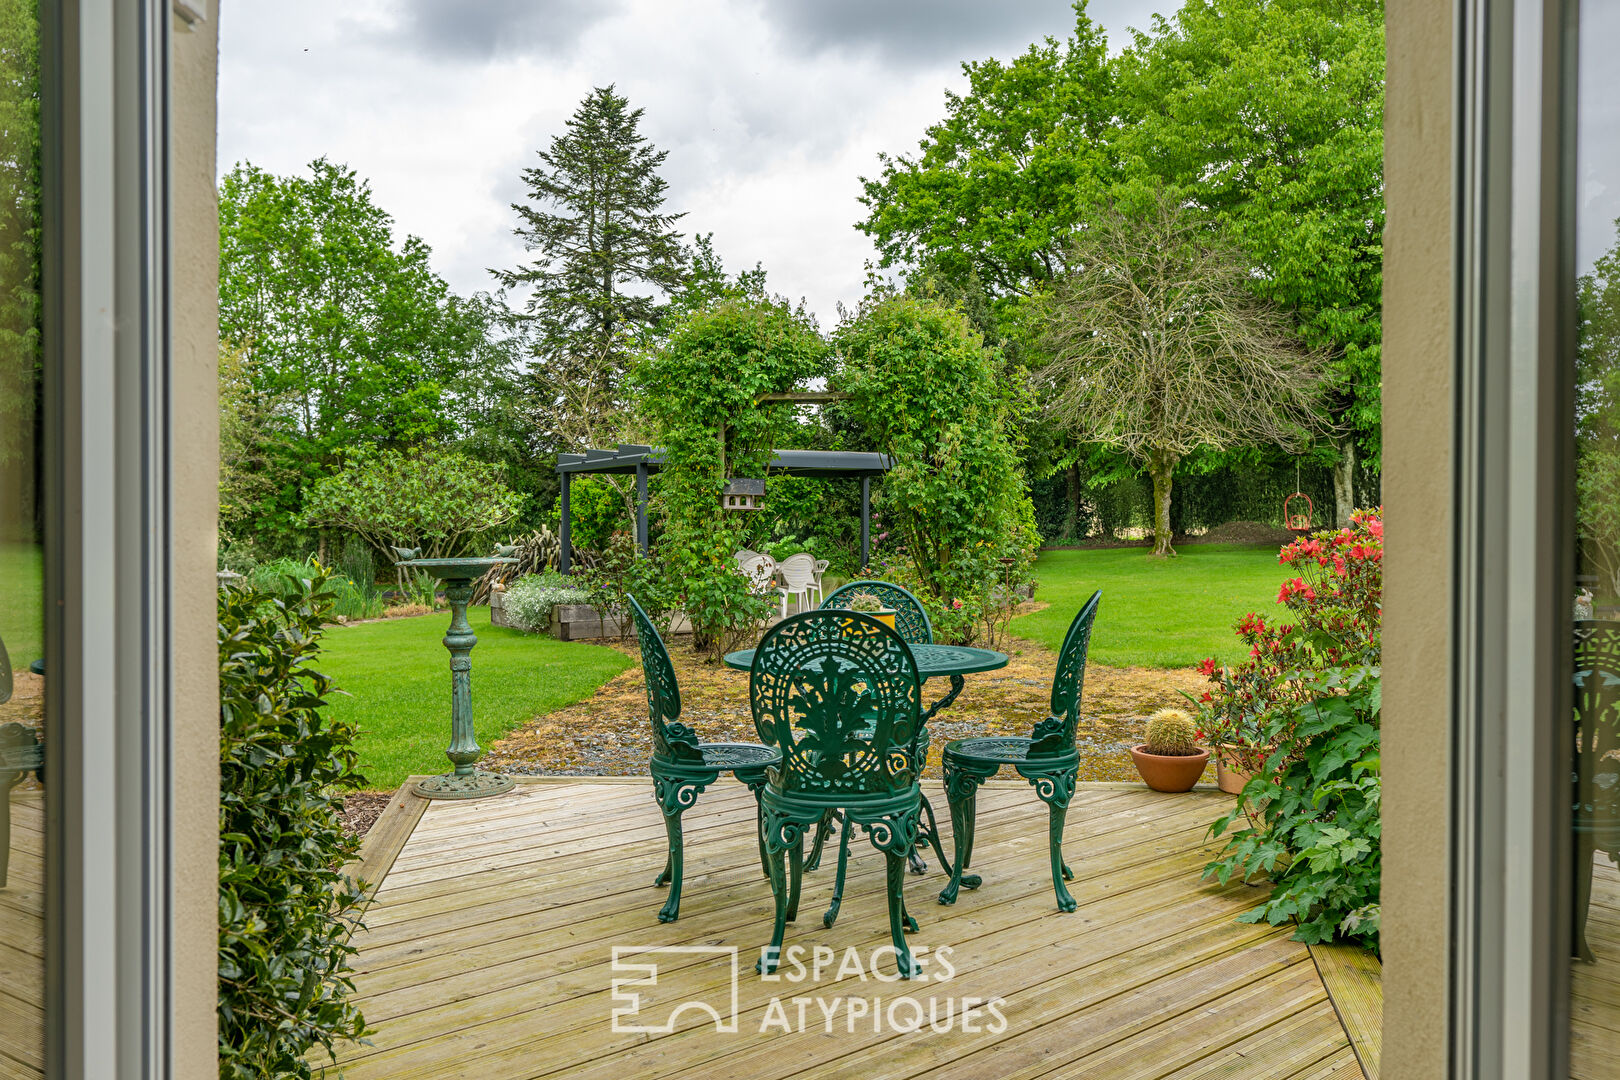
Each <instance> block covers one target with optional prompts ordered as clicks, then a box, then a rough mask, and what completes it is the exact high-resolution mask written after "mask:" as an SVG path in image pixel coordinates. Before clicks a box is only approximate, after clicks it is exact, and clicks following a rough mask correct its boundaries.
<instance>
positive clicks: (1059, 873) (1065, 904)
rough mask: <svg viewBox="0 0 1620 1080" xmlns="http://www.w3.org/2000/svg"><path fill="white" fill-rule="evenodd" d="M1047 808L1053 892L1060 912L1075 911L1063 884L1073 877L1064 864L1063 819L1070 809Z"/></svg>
mask: <svg viewBox="0 0 1620 1080" xmlns="http://www.w3.org/2000/svg"><path fill="white" fill-rule="evenodd" d="M1047 808H1048V810H1049V811H1050V816H1051V826H1050V829H1049V835H1048V839H1047V846H1048V847H1049V848H1050V849H1051V854H1052V891H1053V892H1055V893H1056V894H1057V906H1058V910H1059V911H1073V910H1074V909H1075V906H1076V905H1075V902H1074V897H1072V896H1070V895H1069V890H1068V888H1067V887H1066V886H1065V885H1064V884H1063V882H1064V879H1065V878H1069V877H1072V876H1073V874H1072V873H1070V871H1069V868H1068V867H1067V866H1065V865H1064V864H1063V819H1064V817H1066V816H1067V815H1068V812H1069V808H1068V806H1067V805H1063V806H1059V805H1058V804H1057V803H1047Z"/></svg>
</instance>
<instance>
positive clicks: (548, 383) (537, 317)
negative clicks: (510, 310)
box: [494, 86, 685, 450]
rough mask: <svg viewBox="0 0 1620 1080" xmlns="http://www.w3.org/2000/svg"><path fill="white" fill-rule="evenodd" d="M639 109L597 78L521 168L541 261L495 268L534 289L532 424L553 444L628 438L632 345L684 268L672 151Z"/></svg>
mask: <svg viewBox="0 0 1620 1080" xmlns="http://www.w3.org/2000/svg"><path fill="white" fill-rule="evenodd" d="M642 113H643V110H641V109H631V108H630V107H629V102H628V101H627V100H626V99H625V98H623V97H620V96H619V95H618V94H616V93H614V92H613V87H612V86H607V87H597V88H596V89H594V90H592V91H591V93H590V94H589V95H587V96H586V98H585V100H584V101H583V102H581V103H580V106H579V108H578V109H576V110H575V112H574V115H573V116H572V117H571V118H570V119H569V121H568V125H567V130H566V131H565V132H564V133H563V134H561V135H558V136H557V137H556V138H554V139H553V140H552V141H551V146H550V147H549V148H548V149H546V150H541V151H539V152H538V156H539V158H540V161H541V164H540V165H538V166H536V167H534V168H532V169H525V170H524V171H523V182H524V183H525V184H526V185H527V186H528V189H529V196H528V201H527V202H524V203H513V204H512V209H513V210H515V211H517V213H518V217H519V218H520V223H519V224H518V226H517V228H516V229H514V230H513V231H514V232H515V233H516V234H517V235H518V236H520V237H522V238H523V241H524V243H525V244H526V245H527V247H528V249H529V250H530V251H531V252H534V253H535V256H536V257H535V259H534V261H533V262H530V263H527V264H525V265H523V266H519V267H518V268H516V269H513V270H497V271H494V273H495V276H496V277H497V278H498V279H500V281H501V283H502V284H503V285H504V286H506V287H508V288H517V289H518V290H520V291H524V290H526V291H527V292H528V296H527V300H526V302H525V304H524V313H523V319H524V321H525V322H526V323H527V324H528V330H529V333H530V338H531V343H532V350H533V354H534V357H535V360H536V363H535V364H534V366H533V367H532V369H531V371H530V376H529V377H530V380H531V384H532V385H531V387H530V389H531V392H532V396H533V401H534V407H535V421H536V423H537V425H538V427H539V429H540V430H539V435H540V437H541V439H542V440H543V442H544V444H547V445H549V446H551V447H552V448H554V449H556V450H575V449H582V448H585V447H589V446H603V445H608V444H610V443H612V442H613V441H615V440H617V439H619V438H621V437H622V436H623V435H624V434H625V431H624V426H625V420H626V415H627V410H626V408H625V402H624V392H623V382H624V375H625V371H626V369H627V367H628V365H629V361H630V358H631V355H632V353H633V350H634V348H635V345H636V343H637V341H638V339H640V338H641V337H642V336H643V335H645V334H646V332H647V331H649V330H650V329H652V328H653V327H654V326H655V325H656V324H657V322H658V319H659V315H660V313H661V311H662V309H663V306H664V298H665V297H666V296H667V295H668V294H669V293H670V292H671V291H673V290H675V289H678V288H679V287H680V286H681V284H682V282H683V280H684V277H685V271H684V269H683V267H684V263H685V260H684V258H683V252H682V246H681V234H680V233H678V232H676V231H675V230H674V228H673V225H674V224H675V222H676V221H678V220H679V219H680V218H682V217H683V216H685V215H683V214H668V213H664V212H663V205H664V191H665V188H666V186H667V185H666V184H665V181H664V180H663V178H662V177H660V176H659V175H658V169H659V166H661V165H662V164H663V163H664V158H665V157H666V156H667V151H659V150H657V149H655V148H654V147H653V146H652V145H651V144H650V143H649V142H648V141H647V138H646V137H645V136H644V135H642V134H641V133H640V132H639V130H638V126H639V124H640V122H641V117H642Z"/></svg>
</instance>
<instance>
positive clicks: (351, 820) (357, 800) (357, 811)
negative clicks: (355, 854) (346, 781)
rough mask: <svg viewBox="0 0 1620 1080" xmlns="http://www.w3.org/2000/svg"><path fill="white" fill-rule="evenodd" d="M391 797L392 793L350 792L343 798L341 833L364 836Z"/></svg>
mask: <svg viewBox="0 0 1620 1080" xmlns="http://www.w3.org/2000/svg"><path fill="white" fill-rule="evenodd" d="M393 797H394V793H393V792H392V791H351V792H349V793H348V794H347V795H345V796H343V831H344V832H347V833H350V834H352V835H354V836H364V835H366V833H368V832H370V831H371V827H372V826H373V825H375V824H376V823H377V819H378V818H379V817H381V816H382V812H383V810H384V809H385V808H386V807H387V806H388V801H389V800H390V799H392V798H393Z"/></svg>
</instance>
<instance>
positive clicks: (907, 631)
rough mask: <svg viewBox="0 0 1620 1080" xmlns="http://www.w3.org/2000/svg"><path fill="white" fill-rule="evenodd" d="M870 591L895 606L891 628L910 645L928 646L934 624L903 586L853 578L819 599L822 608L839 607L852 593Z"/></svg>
mask: <svg viewBox="0 0 1620 1080" xmlns="http://www.w3.org/2000/svg"><path fill="white" fill-rule="evenodd" d="M858 592H863V593H871V594H872V595H873V596H875V597H877V598H878V602H879V603H881V604H883V606H885V607H890V608H893V609H894V628H895V629H896V630H898V631H900V636H901V637H903V638H905V639H906V643H907V644H909V645H931V644H933V641H934V624H933V623H931V622H929V621H928V612H926V611H924V610H923V606H922V601H921V600H918V599H917V598H916V597H915V596H913V595H911V593H910V592H908V591H907V590H906V589H904V588H902V587H901V586H899V585H896V584H894V583H893V582H889V581H852V582H850V583H849V584H848V585H840V586H839V587H838V588H836V589H834V590H833V591H832V593H830V594H829V595H828V597H827V599H825V600H823V601H822V602H821V606H822V607H824V608H841V607H843V606H844V603H845V602H846V601H847V600H848V599H849V597H850V595H851V594H853V593H858Z"/></svg>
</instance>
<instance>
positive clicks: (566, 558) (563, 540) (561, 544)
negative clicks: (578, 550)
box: [557, 472, 574, 574]
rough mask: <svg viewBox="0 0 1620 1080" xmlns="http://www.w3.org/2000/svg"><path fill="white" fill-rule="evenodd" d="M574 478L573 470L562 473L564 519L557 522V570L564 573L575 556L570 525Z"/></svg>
mask: <svg viewBox="0 0 1620 1080" xmlns="http://www.w3.org/2000/svg"><path fill="white" fill-rule="evenodd" d="M573 479H574V474H573V473H571V472H565V473H563V474H562V495H561V497H560V498H559V500H558V505H559V507H560V508H561V510H562V520H561V521H560V522H558V524H557V545H558V549H559V550H558V551H557V571H558V572H559V573H563V574H566V573H568V564H569V563H570V562H572V561H573V558H574V537H573V529H572V528H570V527H569V526H570V514H569V509H568V485H569V483H570V482H571V481H572V480H573Z"/></svg>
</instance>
